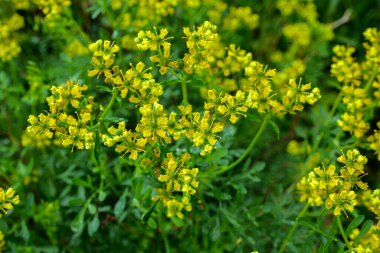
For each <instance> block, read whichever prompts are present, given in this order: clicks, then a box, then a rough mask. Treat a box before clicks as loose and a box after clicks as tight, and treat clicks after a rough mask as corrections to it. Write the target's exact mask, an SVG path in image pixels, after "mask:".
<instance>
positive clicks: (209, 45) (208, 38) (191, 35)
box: [183, 21, 218, 73]
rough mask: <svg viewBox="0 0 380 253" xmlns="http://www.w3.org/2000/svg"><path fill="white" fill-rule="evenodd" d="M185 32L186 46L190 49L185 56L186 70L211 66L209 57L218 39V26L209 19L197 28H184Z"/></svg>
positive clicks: (190, 71) (188, 71)
mask: <svg viewBox="0 0 380 253" xmlns="http://www.w3.org/2000/svg"><path fill="white" fill-rule="evenodd" d="M183 33H184V34H185V36H186V37H185V39H186V46H187V48H188V50H189V52H188V53H186V54H185V56H184V58H183V63H184V65H185V68H184V70H185V71H186V72H187V73H192V72H193V71H194V69H197V68H198V67H200V68H207V67H209V63H208V61H206V59H207V57H209V56H210V55H211V51H212V49H213V47H214V44H215V41H216V40H217V37H218V34H217V33H216V26H215V25H213V24H211V23H210V22H209V21H205V22H204V23H203V24H202V25H201V26H198V27H197V29H196V30H195V29H193V31H191V30H190V28H189V27H185V28H183Z"/></svg>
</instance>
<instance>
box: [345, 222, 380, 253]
mask: <svg viewBox="0 0 380 253" xmlns="http://www.w3.org/2000/svg"><path fill="white" fill-rule="evenodd" d="M360 233H361V230H360V229H359V228H355V229H354V230H352V232H351V234H350V244H351V247H352V251H351V252H355V253H367V252H368V253H372V252H378V251H379V250H380V236H379V229H378V228H377V227H376V226H372V227H371V228H370V229H369V231H368V232H366V234H365V235H364V237H362V238H361V239H360V240H359V241H358V240H357V239H358V236H359V235H360Z"/></svg>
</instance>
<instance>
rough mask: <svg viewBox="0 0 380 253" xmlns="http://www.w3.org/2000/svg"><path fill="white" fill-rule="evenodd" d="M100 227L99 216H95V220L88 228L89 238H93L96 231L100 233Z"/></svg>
mask: <svg viewBox="0 0 380 253" xmlns="http://www.w3.org/2000/svg"><path fill="white" fill-rule="evenodd" d="M99 227H100V221H99V216H98V214H95V216H94V218H93V219H92V220H91V221H90V223H89V224H88V227H87V232H88V235H89V236H92V235H94V234H95V232H96V231H98V229H99Z"/></svg>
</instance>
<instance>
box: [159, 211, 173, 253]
mask: <svg viewBox="0 0 380 253" xmlns="http://www.w3.org/2000/svg"><path fill="white" fill-rule="evenodd" d="M159 227H160V234H161V236H162V239H163V240H164V245H165V252H166V253H170V252H171V250H170V244H169V240H168V236H167V234H166V231H164V230H165V229H164V223H163V222H162V219H161V218H159Z"/></svg>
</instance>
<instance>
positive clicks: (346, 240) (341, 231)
mask: <svg viewBox="0 0 380 253" xmlns="http://www.w3.org/2000/svg"><path fill="white" fill-rule="evenodd" d="M335 218H336V221H337V222H338V227H339V231H340V234H341V235H342V237H343V240H344V243H345V244H346V246H347V248H348V249H351V245H350V243H349V242H348V239H347V235H346V233H345V232H344V229H343V226H342V222H341V220H340V216H335Z"/></svg>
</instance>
